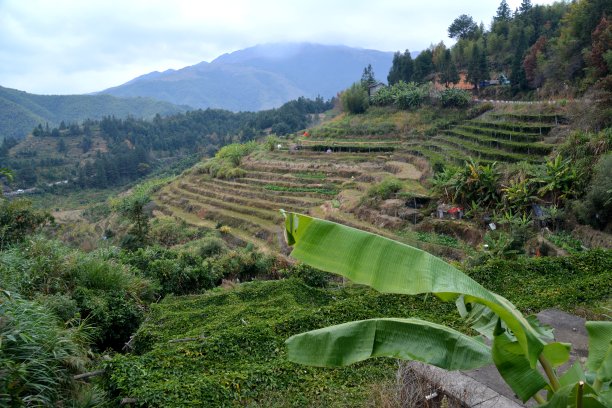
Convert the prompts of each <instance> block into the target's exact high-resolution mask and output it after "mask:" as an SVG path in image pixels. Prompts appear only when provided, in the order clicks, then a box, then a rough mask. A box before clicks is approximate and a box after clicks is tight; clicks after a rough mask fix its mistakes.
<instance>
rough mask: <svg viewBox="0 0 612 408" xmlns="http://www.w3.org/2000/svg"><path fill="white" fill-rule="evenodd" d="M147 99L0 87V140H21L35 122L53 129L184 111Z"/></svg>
mask: <svg viewBox="0 0 612 408" xmlns="http://www.w3.org/2000/svg"><path fill="white" fill-rule="evenodd" d="M187 109H188V107H186V106H176V105H173V104H171V103H168V102H162V101H156V100H153V99H150V98H142V97H138V98H117V97H115V96H111V95H35V94H30V93H27V92H23V91H18V90H16V89H10V88H4V87H1V86H0V140H2V139H4V138H6V137H15V138H22V137H24V136H25V135H27V134H28V133H29V132H31V131H32V129H33V128H34V127H35V126H36V125H38V124H39V123H42V124H45V123H49V126H51V127H52V126H57V125H59V123H60V122H61V121H64V122H66V123H70V122H79V121H82V120H85V119H101V118H102V117H104V116H111V115H113V116H116V117H121V118H123V117H127V116H134V117H142V118H151V117H153V116H155V114H157V113H159V114H161V115H168V114H172V113H178V112H183V111H185V110H187Z"/></svg>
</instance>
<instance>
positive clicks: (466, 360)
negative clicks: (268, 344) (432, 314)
mask: <svg viewBox="0 0 612 408" xmlns="http://www.w3.org/2000/svg"><path fill="white" fill-rule="evenodd" d="M286 343H287V346H288V357H289V360H291V361H293V362H295V363H300V364H306V365H314V366H324V367H338V366H345V365H348V364H352V363H356V362H358V361H363V360H366V359H368V358H370V357H393V358H401V359H404V360H417V361H422V362H424V363H428V364H432V365H435V366H437V367H440V368H444V369H447V370H470V369H473V368H478V367H483V366H485V365H488V364H491V362H492V361H491V350H490V349H489V347H487V346H486V345H485V344H483V343H482V342H480V341H478V340H476V339H473V338H471V337H469V336H467V335H465V334H463V333H460V332H458V331H456V330H454V329H451V328H449V327H446V326H442V325H439V324H435V323H430V322H426V321H423V320H419V319H370V320H361V321H356V322H350V323H344V324H340V325H336V326H330V327H326V328H323V329H319V330H313V331H310V332H306V333H302V334H298V335H295V336H293V337H290V338H289V339H288V340H287V341H286Z"/></svg>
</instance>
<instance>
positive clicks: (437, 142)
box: [156, 109, 566, 252]
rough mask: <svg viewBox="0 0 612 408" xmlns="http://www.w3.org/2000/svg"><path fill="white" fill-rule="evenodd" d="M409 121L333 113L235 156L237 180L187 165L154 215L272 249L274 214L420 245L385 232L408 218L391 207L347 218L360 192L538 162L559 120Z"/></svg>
mask: <svg viewBox="0 0 612 408" xmlns="http://www.w3.org/2000/svg"><path fill="white" fill-rule="evenodd" d="M410 115H414V113H410V112H399V113H398V112H396V113H393V114H388V115H386V116H383V115H380V112H378V113H377V116H376V118H374V119H372V118H368V116H367V114H366V115H361V116H363V117H361V118H358V117H342V116H340V117H339V118H337V119H335V120H332V121H330V122H327V123H324V124H322V125H320V126H318V127H316V128H314V129H310V130H309V131H308V133H307V134H305V135H301V136H298V137H295V138H293V139H291V140H288V141H287V142H286V143H283V145H282V147H281V149H277V150H274V151H265V150H264V149H263V148H262V149H260V150H257V151H256V152H254V153H252V154H250V155H249V156H247V157H245V158H243V159H242V161H241V164H240V168H242V169H243V170H245V171H246V174H245V176H244V177H240V178H235V179H219V178H213V177H211V176H210V175H209V174H207V173H206V172H202V171H198V168H197V167H195V168H193V169H192V170H190V171H188V172H186V173H185V174H184V175H183V176H181V177H180V178H178V179H177V180H175V181H174V182H172V183H171V184H169V185H167V186H165V187H164V188H163V189H162V190H161V191H160V192H159V193H158V194H157V196H156V202H157V205H158V209H159V211H160V212H161V213H163V214H165V215H166V216H177V217H180V218H181V219H184V220H185V221H187V222H188V223H190V224H192V225H197V226H203V227H209V228H214V227H219V226H220V225H226V226H229V227H230V228H231V232H230V233H231V234H232V235H234V236H235V237H236V238H238V239H240V240H242V241H244V242H251V243H253V244H255V245H257V246H260V247H264V248H269V249H274V250H277V249H280V248H282V247H283V245H284V244H283V242H284V240H283V236H282V232H281V231H282V230H281V228H280V225H281V222H282V215H281V214H280V212H279V210H280V209H285V210H288V211H297V212H303V213H309V214H312V215H314V216H318V217H322V218H327V219H331V220H333V221H336V222H341V223H344V224H346V225H350V226H354V227H356V228H360V229H364V230H368V231H371V232H375V233H379V234H382V235H386V236H388V237H390V238H394V239H399V240H402V241H404V242H407V243H410V244H413V245H419V243H418V242H411V241H409V240H407V239H406V238H405V236H404V237H401V236H398V235H397V234H395V233H394V232H392V231H393V228H387V227H388V226H389V225H394V226H397V225H400V224H401V222H402V221H405V218H407V217H404V219H403V220H400V219H399V218H401V217H398V214H397V211H395V213H393V212H386V213H385V212H384V211H382V212H381V213H380V214H377V215H376V214H375V215H371V216H367V217H363V216H362V215H363V213H361V214H360V216H359V217H358V216H357V215H356V211H355V208H356V207H358V206H359V203H360V201H361V199H362V197H364V196H365V194H366V192H367V189H368V188H369V186H371V185H372V184H373V183H375V182H378V181H381V180H383V179H384V178H385V177H389V176H393V177H395V178H398V179H400V180H401V181H402V183H403V186H404V187H403V190H404V191H405V192H407V193H408V195H410V194H412V195H416V196H427V195H428V189H427V181H426V180H427V178H428V177H429V176H430V175H431V169H432V167H434V165H435V164H436V163H441V164H448V163H452V162H454V163H456V164H461V163H463V162H464V161H465V160H467V159H468V158H470V157H472V158H474V159H478V160H480V161H481V162H492V161H497V162H517V161H527V162H532V163H538V162H543V161H544V160H545V158H546V156H547V155H548V154H549V153H550V152H551V151H552V149H553V148H554V143H555V142H556V141H558V139H559V138H560V137H559V136H558V135H559V134H560V133H562V132H561V130H562V129H563V127H564V126H565V122H566V119H565V118H564V117H563V116H561V115H560V114H558V113H554V112H553V113H538V112H537V111H536V112H535V113H525V112H524V111H521V112H515V111H508V109H504V110H502V109H494V110H493V111H490V112H488V113H486V114H484V115H481V116H479V117H477V118H475V119H471V120H465V119H462V118H458V119H457V118H455V119H454V120H452V121H448V122H445V123H444V124H443V125H440V124H436V123H433V124H432V123H429V122H431V121H427V120H423V121H422V122H421V123H419V122H418V121H415V119H414V117H411V116H410ZM262 147H263V146H262ZM434 168H435V167H434ZM395 221H398V222H395ZM427 249H428V250H430V251H431V250H432V249H433V248H431V247H428V248H427ZM433 251H434V252H435V249H433Z"/></svg>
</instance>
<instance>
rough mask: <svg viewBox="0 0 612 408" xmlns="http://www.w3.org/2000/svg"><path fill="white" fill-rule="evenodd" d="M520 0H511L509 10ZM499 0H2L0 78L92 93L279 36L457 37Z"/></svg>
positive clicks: (409, 41) (380, 46)
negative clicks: (459, 24)
mask: <svg viewBox="0 0 612 408" xmlns="http://www.w3.org/2000/svg"><path fill="white" fill-rule="evenodd" d="M520 2H521V0H508V4H509V5H510V7H511V9H514V8H516V7H518V5H519V4H520ZM552 2H553V1H552V0H532V3H533V4H550V3H552ZM498 6H499V1H498V0H478V1H457V0H433V1H422V0H418V1H412V0H295V1H294V0H253V1H248V0H215V1H209V0H201V1H190V0H0V86H4V87H8V88H16V89H20V90H23V91H27V92H31V93H40V94H72V93H87V92H94V91H99V90H102V89H105V88H108V87H111V86H116V85H120V84H122V83H124V82H127V81H129V80H130V79H132V78H134V77H136V76H139V75H142V74H145V73H148V72H151V71H156V70H157V71H163V70H166V69H168V68H174V69H177V68H182V67H185V66H188V65H193V64H196V63H198V62H201V61H209V62H210V61H212V60H213V59H215V58H216V57H217V56H219V55H221V54H223V53H227V52H232V51H236V50H239V49H243V48H246V47H250V46H253V45H256V44H261V43H270V42H281V41H283V42H284V41H308V42H316V43H322V44H342V45H348V46H352V47H360V48H370V49H377V50H382V51H397V50H405V49H410V50H411V51H417V50H422V49H424V48H426V47H428V46H429V45H430V44H431V43H437V42H440V41H445V43H446V44H451V41H450V40H449V39H448V37H447V33H446V30H447V28H448V26H449V25H450V23H451V22H452V21H453V19H454V18H456V17H457V16H459V15H460V14H469V15H471V16H472V17H473V18H474V20H476V21H477V22H481V21H482V22H484V23H485V25H486V26H487V27H488V26H489V24H490V22H491V19H492V17H493V15H494V14H495V11H496V10H497V7H498Z"/></svg>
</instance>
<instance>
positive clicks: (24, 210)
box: [0, 197, 53, 251]
mask: <svg viewBox="0 0 612 408" xmlns="http://www.w3.org/2000/svg"><path fill="white" fill-rule="evenodd" d="M52 221H53V217H52V216H51V215H50V214H48V213H46V212H43V211H38V210H35V209H34V208H32V203H31V202H30V201H28V200H13V201H8V200H4V199H3V198H1V197H0V251H2V250H3V249H6V248H7V247H8V246H9V245H12V244H15V243H18V242H21V241H23V239H24V238H25V237H26V235H29V234H32V233H33V232H34V231H36V230H37V229H39V228H40V227H42V226H43V225H45V224H46V223H48V222H52Z"/></svg>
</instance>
